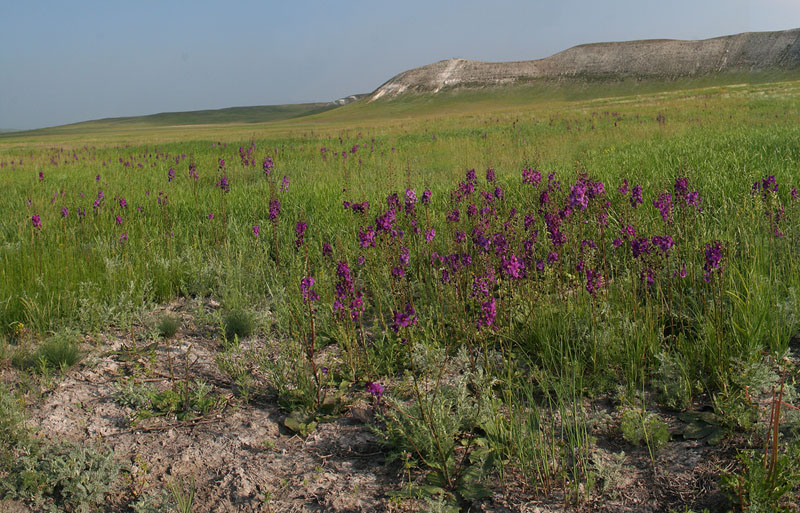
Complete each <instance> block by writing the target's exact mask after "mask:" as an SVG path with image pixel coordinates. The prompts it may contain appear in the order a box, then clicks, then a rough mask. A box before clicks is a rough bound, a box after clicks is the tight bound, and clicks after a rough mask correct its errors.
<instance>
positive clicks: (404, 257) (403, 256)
mask: <svg viewBox="0 0 800 513" xmlns="http://www.w3.org/2000/svg"><path fill="white" fill-rule="evenodd" d="M410 260H411V255H410V253H409V251H408V248H406V247H405V246H400V264H401V265H408V263H409V261H410Z"/></svg>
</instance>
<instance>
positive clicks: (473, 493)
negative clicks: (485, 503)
mask: <svg viewBox="0 0 800 513" xmlns="http://www.w3.org/2000/svg"><path fill="white" fill-rule="evenodd" d="M458 493H459V495H461V497H462V498H463V499H464V500H468V501H477V500H480V499H486V498H489V497H491V496H492V495H494V494H493V493H492V491H491V490H490V489H488V488H486V487H485V486H483V485H481V484H478V483H472V484H465V485H462V486H460V487H459V488H458Z"/></svg>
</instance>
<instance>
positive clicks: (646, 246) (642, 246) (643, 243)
mask: <svg viewBox="0 0 800 513" xmlns="http://www.w3.org/2000/svg"><path fill="white" fill-rule="evenodd" d="M631 251H632V252H633V258H639V257H640V256H641V255H649V254H650V239H648V238H647V237H640V238H638V239H634V240H631Z"/></svg>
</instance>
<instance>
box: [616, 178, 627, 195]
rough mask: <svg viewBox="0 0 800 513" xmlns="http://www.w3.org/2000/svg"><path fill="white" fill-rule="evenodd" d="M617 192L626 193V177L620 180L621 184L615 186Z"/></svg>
mask: <svg viewBox="0 0 800 513" xmlns="http://www.w3.org/2000/svg"><path fill="white" fill-rule="evenodd" d="M617 192H619V193H620V194H628V179H627V178H626V179H624V180H622V185H620V186H619V187H617Z"/></svg>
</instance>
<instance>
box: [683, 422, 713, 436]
mask: <svg viewBox="0 0 800 513" xmlns="http://www.w3.org/2000/svg"><path fill="white" fill-rule="evenodd" d="M713 431H714V426H709V425H708V424H705V423H701V422H693V423H691V424H689V425H688V426H686V429H685V430H684V431H683V438H684V439H686V440H700V439H701V438H705V437H707V436H708V435H710V434H711V433H712V432H713Z"/></svg>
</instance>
